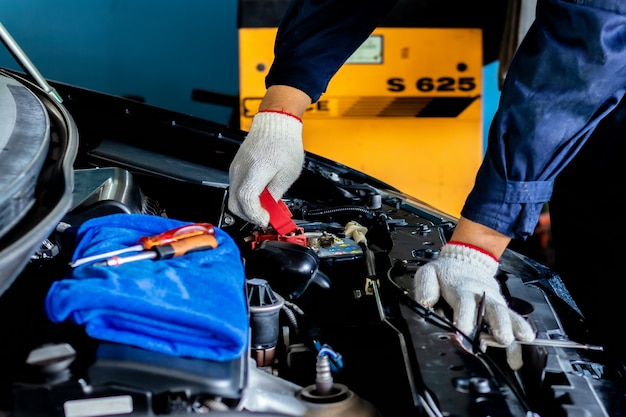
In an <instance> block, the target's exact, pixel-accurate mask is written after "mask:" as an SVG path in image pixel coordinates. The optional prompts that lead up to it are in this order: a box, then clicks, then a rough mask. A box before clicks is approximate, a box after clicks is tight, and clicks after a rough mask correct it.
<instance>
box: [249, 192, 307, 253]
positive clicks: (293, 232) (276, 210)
mask: <svg viewBox="0 0 626 417" xmlns="http://www.w3.org/2000/svg"><path fill="white" fill-rule="evenodd" d="M259 198H260V200H261V206H262V207H263V208H264V209H265V210H267V211H268V212H269V214H270V226H272V229H274V230H273V231H272V230H259V231H255V232H254V237H255V239H254V242H253V243H252V248H253V249H254V248H255V247H256V245H258V244H259V243H261V242H263V241H264V240H280V241H284V242H292V243H297V244H299V245H303V246H306V236H305V235H304V229H303V228H301V227H298V226H297V225H296V224H295V223H294V221H293V220H292V219H291V216H292V214H291V211H290V210H289V207H287V204H285V202H284V201H283V200H280V199H279V200H278V201H276V200H274V197H272V194H270V192H269V191H268V189H267V188H265V189H264V190H263V192H261V195H260V196H259Z"/></svg>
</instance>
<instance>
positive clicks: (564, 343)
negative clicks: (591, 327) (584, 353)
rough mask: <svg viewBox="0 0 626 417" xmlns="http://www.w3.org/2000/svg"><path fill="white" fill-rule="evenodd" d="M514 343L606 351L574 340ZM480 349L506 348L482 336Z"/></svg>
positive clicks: (490, 338)
mask: <svg viewBox="0 0 626 417" xmlns="http://www.w3.org/2000/svg"><path fill="white" fill-rule="evenodd" d="M513 343H518V344H520V345H530V346H545V347H559V348H569V349H583V350H595V351H603V350H604V348H603V347H602V346H599V345H590V344H586V343H579V342H574V341H573V340H555V339H535V340H531V341H524V340H515V341H514V342H513ZM480 347H481V350H483V351H484V350H485V349H486V348H487V347H501V348H505V347H506V346H505V345H503V344H501V343H498V342H496V341H495V340H494V339H493V338H492V337H491V336H490V335H489V336H488V337H483V336H482V335H481V337H480Z"/></svg>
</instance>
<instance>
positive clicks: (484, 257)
mask: <svg viewBox="0 0 626 417" xmlns="http://www.w3.org/2000/svg"><path fill="white" fill-rule="evenodd" d="M497 271H498V260H497V259H496V258H495V257H494V256H493V255H491V254H488V253H486V252H484V251H482V250H480V249H479V248H476V247H472V246H470V245H466V244H463V243H458V242H448V243H447V244H445V245H444V246H443V247H442V249H441V253H440V254H439V257H438V258H437V259H435V260H433V261H431V262H429V263H427V264H425V265H423V266H422V267H420V268H419V269H418V270H417V272H416V273H415V288H414V294H415V299H416V301H417V302H418V303H419V304H421V305H422V306H424V307H426V308H432V307H433V306H434V305H435V303H436V302H437V301H438V300H439V297H440V296H441V297H443V299H444V300H445V301H446V302H447V303H448V304H449V305H450V307H451V308H452V310H453V312H454V313H453V321H454V324H455V326H456V327H457V328H458V329H459V330H460V331H462V332H463V333H465V334H466V335H470V334H471V333H472V331H473V330H474V326H475V324H476V315H477V314H478V304H479V303H480V299H481V298H482V295H483V292H484V293H485V296H486V299H485V301H486V310H485V317H484V319H485V322H486V323H487V324H488V325H489V327H490V328H491V334H492V336H493V338H494V339H495V340H496V342H498V343H500V344H502V345H505V346H507V359H508V361H509V365H510V366H511V368H512V369H519V368H520V367H521V366H522V358H521V350H520V349H519V346H520V345H519V344H517V343H515V344H513V341H514V340H515V339H518V340H524V341H532V340H534V339H535V332H534V331H533V329H532V327H531V326H530V324H529V323H528V322H527V321H526V320H525V319H524V318H523V317H522V316H521V315H519V314H518V313H516V312H515V311H513V310H511V309H510V308H509V307H508V305H507V303H506V301H505V299H504V297H503V296H502V293H501V292H500V286H499V285H498V282H497V281H496V278H495V275H496V272H497Z"/></svg>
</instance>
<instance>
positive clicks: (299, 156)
mask: <svg viewBox="0 0 626 417" xmlns="http://www.w3.org/2000/svg"><path fill="white" fill-rule="evenodd" d="M303 163H304V148H303V145H302V120H300V119H299V118H298V117H296V116H292V115H290V114H287V113H282V112H277V111H262V112H259V113H257V114H256V115H255V116H254V119H252V125H251V126H250V131H249V132H248V135H247V137H246V139H245V140H244V141H243V143H242V145H241V147H240V148H239V150H238V151H237V154H236V155H235V158H234V159H233V162H232V163H231V165H230V171H229V177H230V195H229V199H228V208H229V209H230V211H232V212H233V213H234V214H236V215H237V216H239V217H241V218H242V219H245V220H247V221H249V222H252V223H254V224H257V225H260V226H263V227H267V225H268V224H269V220H270V217H269V213H268V212H267V210H265V209H264V208H263V207H261V202H260V200H259V196H260V195H261V192H262V191H263V189H264V188H265V187H267V189H268V190H269V192H270V194H272V197H274V199H276V200H278V199H280V198H281V197H282V196H283V194H285V192H286V191H287V190H288V189H289V187H291V185H292V184H293V183H294V182H295V180H296V179H297V178H298V176H299V175H300V172H301V171H302V165H303Z"/></svg>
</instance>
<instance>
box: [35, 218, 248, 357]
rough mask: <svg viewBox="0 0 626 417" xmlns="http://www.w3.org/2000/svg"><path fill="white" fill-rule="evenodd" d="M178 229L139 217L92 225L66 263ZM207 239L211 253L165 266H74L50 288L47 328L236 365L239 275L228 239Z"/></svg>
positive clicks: (240, 345) (242, 300) (242, 327)
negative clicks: (69, 325)
mask: <svg viewBox="0 0 626 417" xmlns="http://www.w3.org/2000/svg"><path fill="white" fill-rule="evenodd" d="M184 224H187V222H182V221H179V220H172V219H167V218H163V217H159V216H151V215H143V214H114V215H109V216H103V217H98V218H95V219H92V220H89V221H87V222H85V223H84V224H83V225H82V226H80V228H79V229H78V231H77V246H76V249H75V253H74V256H73V257H74V260H75V259H78V258H82V257H85V256H90V255H94V254H98V253H103V252H106V251H110V250H115V249H120V248H123V247H128V246H132V245H135V244H137V241H138V239H139V238H140V237H142V236H147V235H155V234H159V233H162V232H164V231H165V230H169V229H172V228H175V227H178V226H182V225H184ZM215 237H216V239H217V242H218V247H217V248H215V249H210V250H205V251H198V252H192V253H187V254H185V255H183V256H179V257H175V258H172V259H161V260H143V261H138V262H130V263H127V264H122V265H120V266H94V265H93V264H85V265H81V266H79V267H77V268H75V269H74V270H73V271H71V273H70V274H69V275H68V276H67V277H65V278H64V279H62V280H59V281H56V282H54V283H53V284H52V286H51V288H50V289H49V291H48V294H47V297H46V300H45V310H46V313H47V314H48V317H49V318H50V319H51V320H52V321H53V322H62V321H64V320H66V319H69V320H71V321H73V322H74V323H76V324H80V325H82V324H84V325H85V330H86V332H87V334H89V335H90V336H91V337H93V338H96V339H99V340H105V341H110V342H117V343H122V344H127V345H132V346H136V347H140V348H144V349H148V350H152V351H156V352H161V353H165V354H170V355H174V356H181V357H191V358H200V359H208V360H215V361H227V360H232V359H235V358H238V357H240V356H241V355H242V354H243V353H244V351H245V348H246V346H247V337H248V327H249V326H248V307H247V300H246V297H245V275H244V269H243V264H242V262H241V256H240V252H239V249H238V247H237V246H236V244H235V242H234V241H233V240H232V238H230V236H229V235H228V234H227V233H226V232H224V231H223V230H221V229H219V228H217V227H216V228H215ZM133 253H134V252H133ZM133 253H130V254H133ZM122 256H123V255H122Z"/></svg>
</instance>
